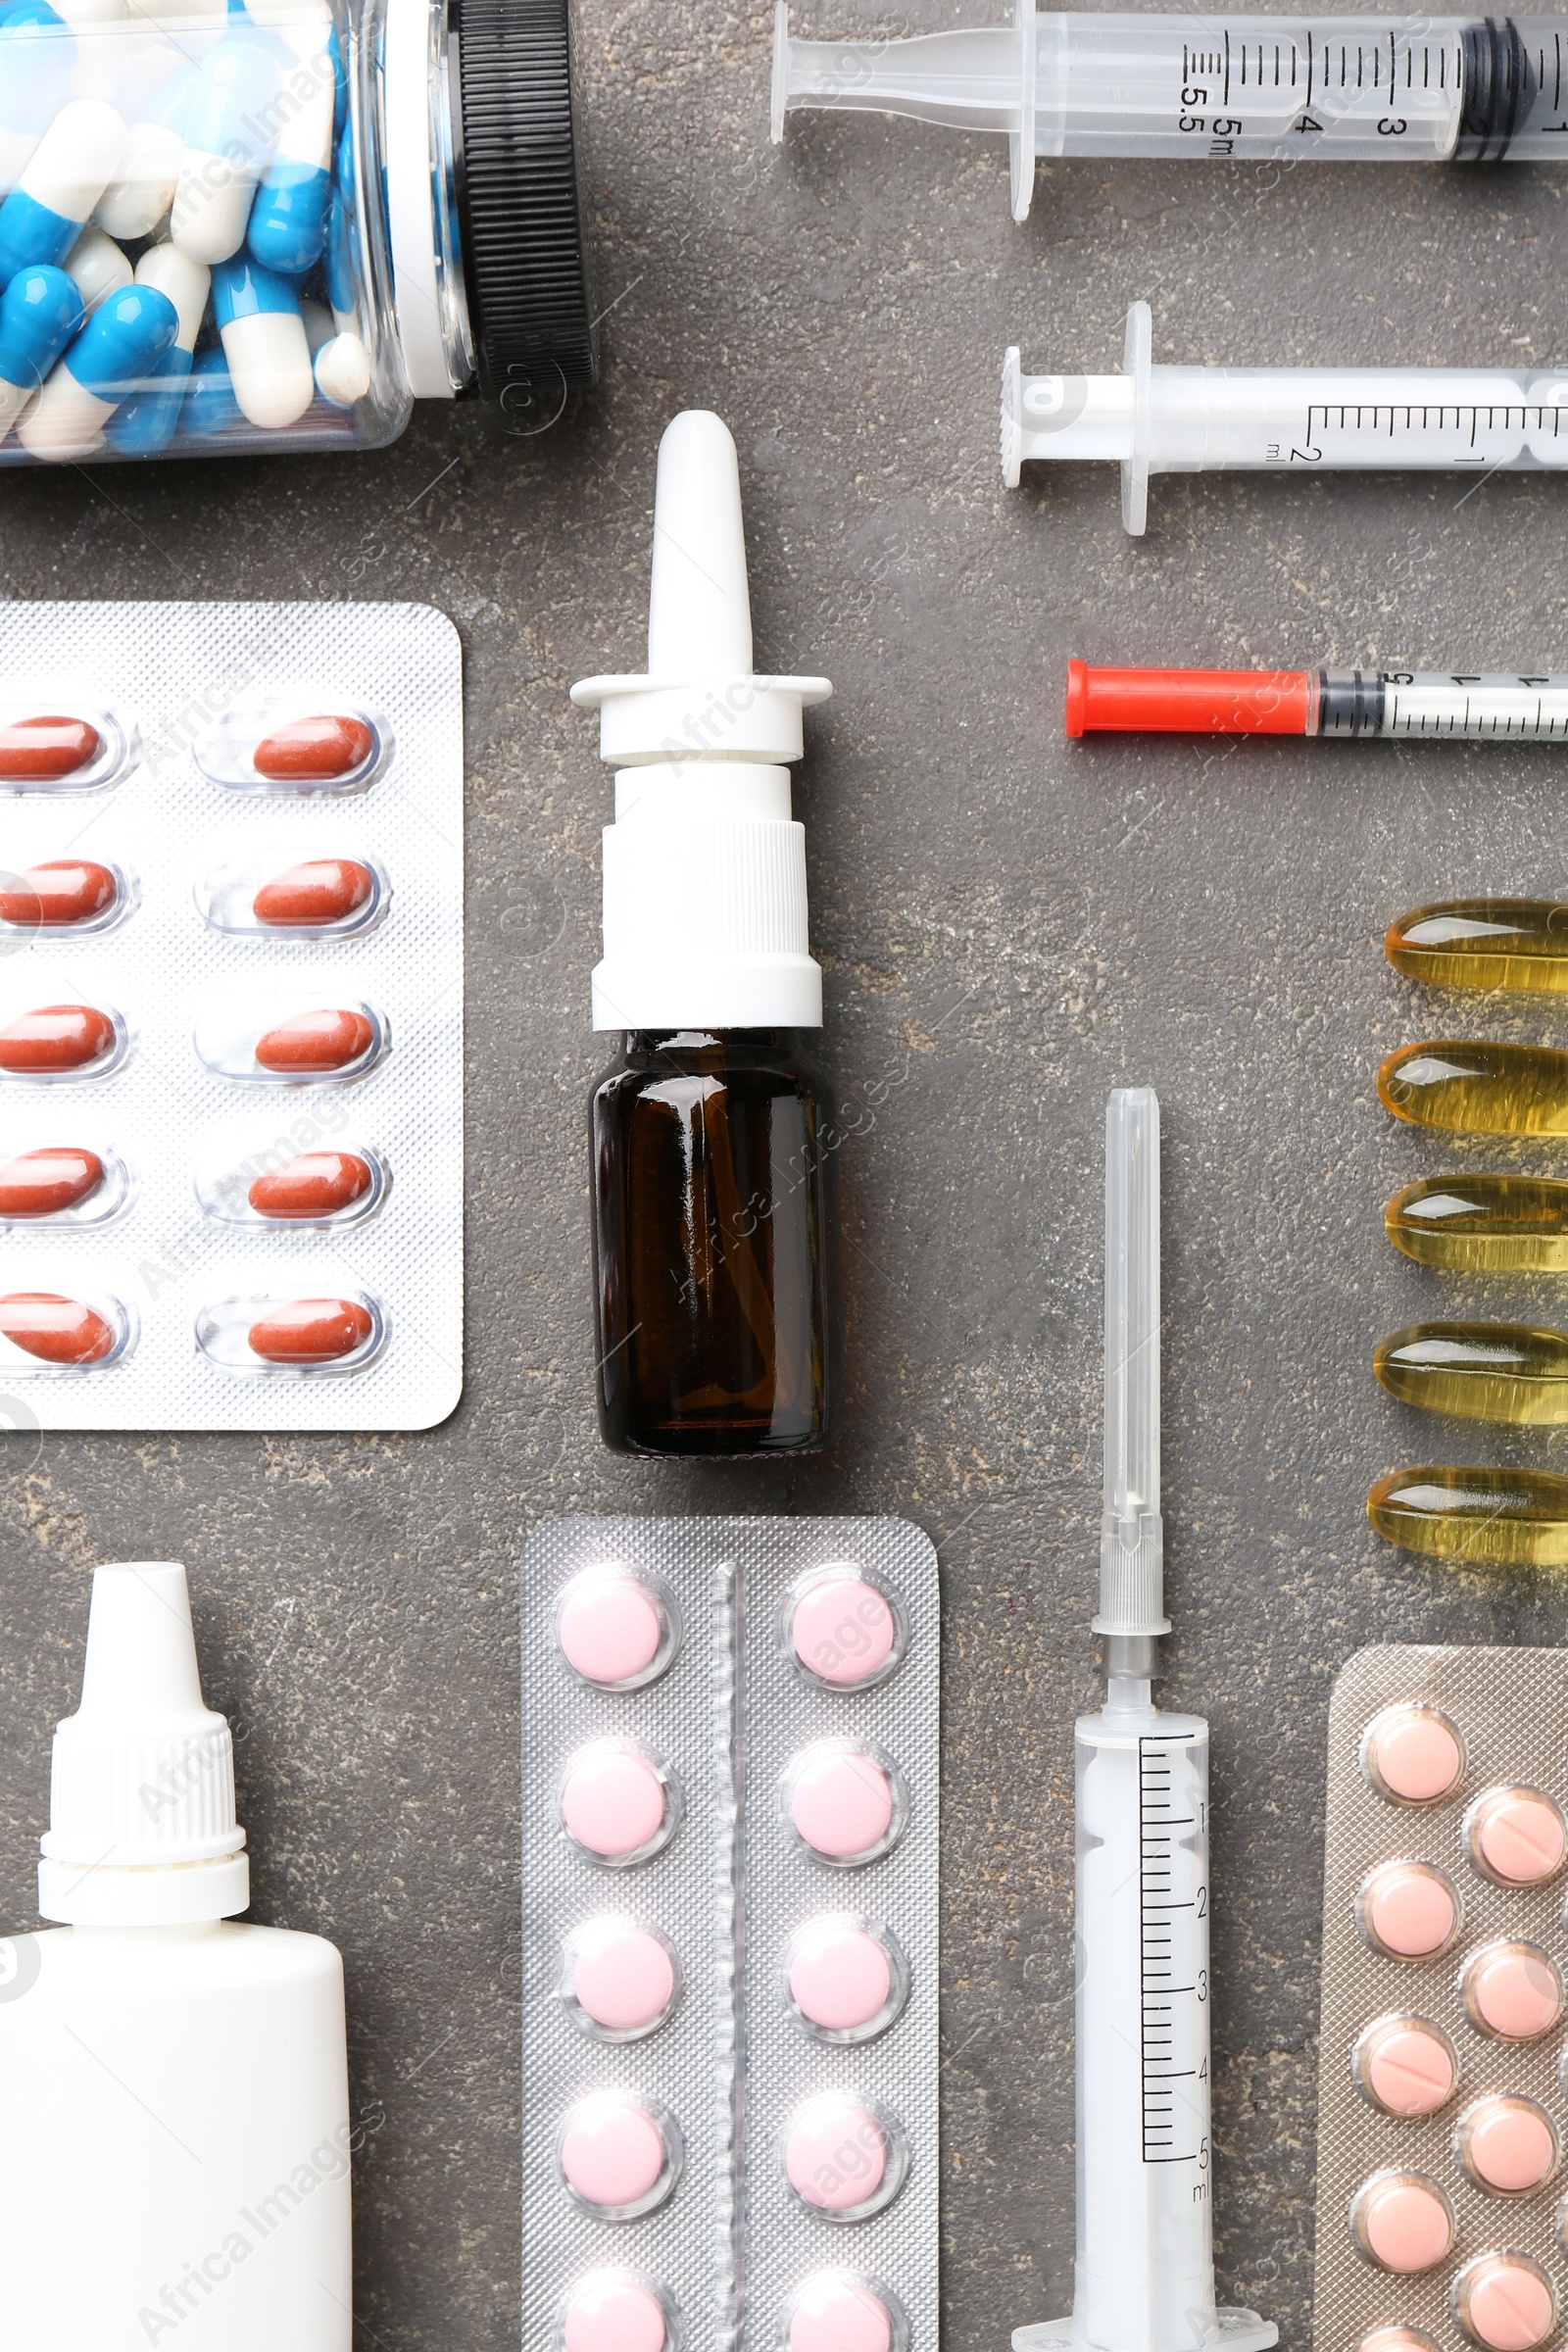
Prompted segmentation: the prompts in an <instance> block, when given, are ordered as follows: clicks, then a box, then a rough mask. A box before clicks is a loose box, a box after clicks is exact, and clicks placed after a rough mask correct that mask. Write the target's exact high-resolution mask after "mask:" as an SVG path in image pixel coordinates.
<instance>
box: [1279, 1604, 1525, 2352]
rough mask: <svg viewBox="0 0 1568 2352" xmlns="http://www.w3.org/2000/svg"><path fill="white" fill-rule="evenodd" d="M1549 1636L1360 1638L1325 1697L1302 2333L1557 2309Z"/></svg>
mask: <svg viewBox="0 0 1568 2352" xmlns="http://www.w3.org/2000/svg"><path fill="white" fill-rule="evenodd" d="M1565 1813H1568V1651H1564V1650H1557V1649H1481V1648H1477V1649H1465V1648H1448V1647H1443V1648H1437V1647H1432V1648H1427V1647H1416V1646H1408V1647H1404V1646H1395V1645H1392V1644H1391V1645H1389V1646H1386V1647H1376V1648H1371V1649H1364V1650H1361V1651H1359V1652H1358V1653H1357V1655H1356V1656H1354V1657H1353V1658H1351V1659H1350V1660H1349V1662H1348V1665H1347V1666H1346V1667H1345V1668H1344V1670H1343V1671H1342V1673H1341V1675H1340V1677H1339V1680H1338V1682H1337V1684H1336V1686H1335V1691H1334V1699H1333V1705H1332V1707H1331V1710H1330V1715H1329V1767H1328V1809H1327V1856H1326V1867H1325V1872H1324V1898H1323V1899H1324V1910H1323V2005H1322V2039H1321V2048H1320V2056H1319V2076H1318V2171H1317V2264H1316V2279H1315V2293H1314V2321H1313V2342H1314V2345H1315V2346H1316V2347H1317V2352H1359V2348H1360V2347H1362V2346H1369V2347H1372V2348H1373V2352H1429V2347H1433V2346H1437V2347H1444V2348H1447V2347H1462V2346H1466V2345H1469V2346H1472V2347H1476V2348H1478V2352H1535V2348H1536V2347H1538V2346H1544V2345H1546V2344H1549V2343H1554V2342H1556V2341H1557V2340H1559V2338H1560V2336H1561V2333H1562V2327H1563V2323H1564V2321H1565V2320H1568V2259H1565V2255H1564V2238H1563V2217H1564V2202H1563V2197H1564V2187H1565V2185H1568V2182H1565V2178H1564V2171H1563V2155H1564V2140H1565V2135H1568V2101H1565V2096H1564V2081H1563V2061H1564V2034H1563V2017H1564V1977H1565V1973H1568V1936H1565V1933H1564V1911H1563V1903H1564V1884H1565V1882H1564V1863H1565V1859H1568V1836H1565V1829H1564V1821H1565Z"/></svg>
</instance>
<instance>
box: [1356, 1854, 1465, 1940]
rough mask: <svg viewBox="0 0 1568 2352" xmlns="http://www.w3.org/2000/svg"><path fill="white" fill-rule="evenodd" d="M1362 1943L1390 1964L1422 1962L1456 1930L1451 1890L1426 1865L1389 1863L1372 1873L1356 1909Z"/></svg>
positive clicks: (1456, 1915)
mask: <svg viewBox="0 0 1568 2352" xmlns="http://www.w3.org/2000/svg"><path fill="white" fill-rule="evenodd" d="M1357 1910H1358V1914H1359V1918H1360V1922H1361V1930H1362V1933H1363V1935H1364V1936H1366V1939H1367V1941H1368V1942H1369V1943H1370V1944H1372V1945H1373V1946H1374V1947H1375V1948H1376V1949H1377V1950H1378V1951H1380V1952H1387V1953H1388V1954H1389V1956H1390V1957H1391V1958H1392V1959H1395V1960H1427V1959H1430V1958H1431V1956H1432V1954H1433V1953H1434V1952H1441V1951H1443V1950H1444V1949H1445V1947H1446V1945H1448V1944H1449V1943H1451V1942H1452V1941H1453V1938H1454V1935H1455V1933H1456V1932H1457V1929H1458V1926H1459V1904H1458V1900H1457V1898H1456V1896H1455V1894H1454V1891H1453V1888H1452V1887H1451V1886H1450V1885H1449V1884H1448V1881H1447V1880H1446V1878H1445V1877H1444V1875H1443V1873H1442V1871H1441V1870H1436V1869H1434V1868H1433V1866H1432V1864H1431V1863H1430V1862H1388V1863H1385V1865H1384V1867H1383V1868H1382V1869H1381V1870H1379V1871H1374V1873H1373V1875H1372V1876H1371V1878H1370V1879H1368V1880H1367V1882H1366V1885H1365V1886H1364V1887H1362V1889H1361V1896H1360V1901H1359V1904H1358V1906H1357Z"/></svg>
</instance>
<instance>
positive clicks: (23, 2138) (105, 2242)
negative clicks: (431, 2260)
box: [0, 1561, 353, 2352]
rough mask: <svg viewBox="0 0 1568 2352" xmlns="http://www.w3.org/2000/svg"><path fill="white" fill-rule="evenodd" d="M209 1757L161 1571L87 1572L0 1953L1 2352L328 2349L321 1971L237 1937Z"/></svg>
mask: <svg viewBox="0 0 1568 2352" xmlns="http://www.w3.org/2000/svg"><path fill="white" fill-rule="evenodd" d="M244 1844H245V1833H244V1831H243V1830H242V1829H240V1828H239V1827H238V1826H237V1824H236V1822H235V1818H234V1757H233V1742H232V1740H231V1739H230V1736H229V1729H228V1725H227V1723H226V1722H225V1721H224V1719H223V1717H222V1716H221V1715H215V1714H213V1713H212V1712H211V1711H210V1710H209V1708H208V1707H207V1706H206V1704H205V1703H204V1701H203V1698H202V1692H201V1682H200V1678H199V1676H198V1673H197V1667H196V1644H195V1640H194V1637H193V1635H192V1632H191V1621H190V1600H189V1596H188V1594H187V1592H186V1587H185V1571H184V1569H183V1568H182V1567H180V1566H179V1565H178V1563H177V1562H174V1561H156V1562H147V1561H137V1562H132V1563H130V1564H128V1565H126V1566H123V1567H114V1568H100V1569H99V1570H98V1571H97V1572H96V1574H95V1576H94V1578H93V1593H92V1611H91V1616H90V1619H89V1623H88V1629H87V1660H86V1668H85V1672H84V1674H83V1678H82V1691H81V1706H80V1710H79V1712H78V1713H76V1714H74V1715H71V1716H68V1717H67V1718H66V1720H65V1721H64V1722H63V1723H62V1724H61V1725H60V1726H59V1729H58V1731H57V1732H56V1735H55V1747H54V1780H53V1791H52V1804H51V1825H50V1830H49V1835H48V1837H47V1838H44V1840H43V1857H44V1858H43V1861H42V1863H41V1864H40V1866H39V1871H38V1889H39V1892H38V1907H39V1909H40V1911H41V1912H42V1913H43V1915H44V1917H45V1918H46V1919H51V1920H58V1921H61V1922H63V1923H65V1924H64V1925H63V1926H62V1927H61V1928H59V1929H58V1930H56V1931H55V1932H54V1933H52V1934H44V1935H40V1936H18V1937H16V1938H14V1939H13V1940H11V1941H10V1942H0V2281H3V2287H0V2294H3V2305H4V2315H5V2316H4V2327H3V2332H4V2336H5V2340H6V2342H7V2343H8V2344H12V2345H15V2346H17V2347H18V2352H23V2347H25V2348H26V2352H146V2347H148V2346H149V2345H157V2346H162V2347H168V2348H169V2352H284V2348H285V2347H286V2352H350V2346H351V2343H352V2338H353V2321H352V2317H351V2312H350V2260H349V2256H350V2244H349V2163H350V2157H349V2142H350V2123H349V2108H348V2063H347V2050H346V2040H345V2033H344V2014H343V1964H342V1961H341V1960H340V1959H339V1957H338V1954H337V1952H336V1951H335V1950H334V1948H333V1946H332V1945H331V1944H329V1943H326V1942H324V1941H323V1940H322V1939H321V1937H319V1936H301V1935H295V1934H292V1933H290V1932H289V1931H286V1930H283V1929H277V1928H257V1927H245V1926H241V1925H239V1924H238V1923H237V1922H236V1920H235V1917H234V1915H235V1913H237V1912H240V1911H243V1910H244V1909H245V1907H246V1905H247V1903H248V1902H249V1900H250V1865H249V1862H248V1860H247V1858H246V1855H245V1852H244Z"/></svg>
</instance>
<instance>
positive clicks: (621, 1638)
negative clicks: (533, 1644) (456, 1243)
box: [556, 1570, 668, 1691]
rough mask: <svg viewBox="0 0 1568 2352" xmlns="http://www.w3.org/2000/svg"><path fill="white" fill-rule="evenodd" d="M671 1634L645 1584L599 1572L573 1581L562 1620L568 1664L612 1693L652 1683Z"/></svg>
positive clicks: (559, 1621) (563, 1605)
mask: <svg viewBox="0 0 1568 2352" xmlns="http://www.w3.org/2000/svg"><path fill="white" fill-rule="evenodd" d="M667 1630H668V1624H667V1619H666V1617H665V1615H664V1611H663V1610H662V1608H661V1606H660V1603H659V1601H658V1599H657V1597H656V1595H655V1594H654V1593H651V1592H650V1591H649V1588H648V1587H647V1586H646V1585H645V1584H643V1583H642V1582H641V1580H640V1579H639V1578H637V1577H634V1576H607V1575H605V1574H604V1573H602V1572H601V1571H598V1570H590V1571H589V1573H588V1574H587V1575H586V1576H579V1577H574V1578H573V1580H572V1582H571V1583H570V1585H568V1586H567V1588H566V1591H565V1593H564V1595H563V1598H562V1602H561V1608H560V1611H559V1613H558V1614H557V1617H556V1639H557V1641H558V1642H560V1643H561V1654H562V1656H563V1657H564V1659H565V1661H566V1664H567V1665H568V1666H569V1667H571V1669H572V1671H573V1672H574V1673H576V1674H580V1675H581V1676H582V1678H583V1681H584V1682H585V1683H598V1684H599V1685H600V1686H601V1687H602V1688H603V1689H604V1690H607V1691H616V1690H626V1689H628V1688H630V1687H631V1686H633V1685H635V1684H637V1683H641V1682H645V1681H647V1680H648V1678H649V1676H650V1674H651V1673H652V1671H653V1669H654V1667H655V1666H656V1665H658V1664H659V1663H660V1662H661V1659H660V1653H661V1651H662V1649H663V1648H664V1646H665V1637H666V1633H667ZM666 1662H667V1661H666Z"/></svg>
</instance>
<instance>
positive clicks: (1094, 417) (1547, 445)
mask: <svg viewBox="0 0 1568 2352" xmlns="http://www.w3.org/2000/svg"><path fill="white" fill-rule="evenodd" d="M1564 26H1565V33H1568V18H1565V19H1564ZM1152 341H1153V322H1152V317H1151V313H1150V308H1149V305H1148V303H1147V302H1135V303H1133V304H1132V306H1131V307H1130V309H1129V310H1128V313H1127V334H1126V342H1125V345H1124V349H1123V355H1122V372H1121V374H1120V375H1025V374H1024V373H1023V370H1022V368H1021V366H1020V364H1019V357H1018V351H1017V348H1016V346H1014V347H1013V349H1012V350H1010V351H1008V352H1007V354H1006V355H1005V359H1004V361H1003V364H1002V478H1003V480H1004V482H1005V484H1006V485H1007V487H1008V489H1009V490H1015V489H1016V488H1017V486H1018V479H1019V468H1020V467H1021V466H1023V465H1024V464H1025V463H1026V462H1028V461H1030V460H1033V459H1046V460H1054V461H1056V462H1066V463H1081V462H1084V461H1088V462H1089V463H1091V464H1093V463H1095V462H1097V461H1099V462H1101V463H1109V464H1112V465H1115V464H1119V465H1120V466H1121V518H1122V522H1123V524H1124V525H1125V527H1126V529H1127V530H1128V531H1130V532H1131V533H1132V534H1133V536H1134V537H1135V538H1136V537H1140V536H1141V535H1142V533H1143V531H1144V528H1145V525H1146V523H1147V521H1148V515H1149V477H1150V475H1151V474H1152V473H1211V472H1263V473H1276V472H1277V473H1321V472H1328V471H1334V470H1336V469H1340V468H1350V469H1351V470H1354V471H1359V472H1363V473H1396V472H1400V471H1408V470H1420V471H1425V472H1434V471H1437V472H1447V473H1475V474H1483V473H1485V474H1491V473H1498V472H1503V471H1514V472H1528V471H1543V470H1544V471H1548V472H1568V368H1166V367H1158V368H1156V367H1155V366H1154V364H1153V358H1152Z"/></svg>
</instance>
